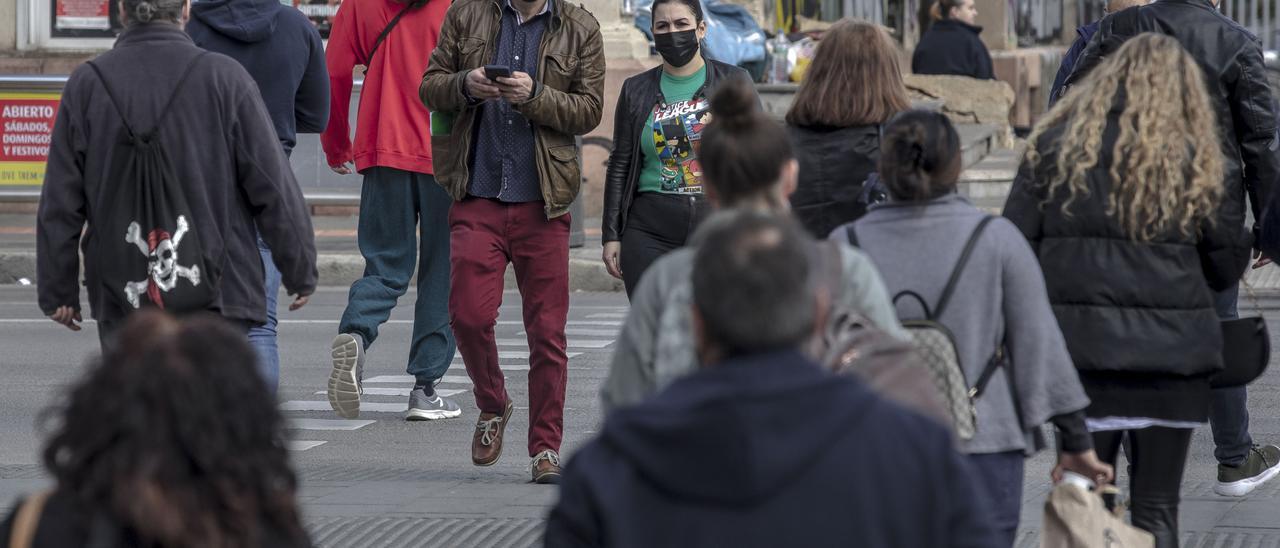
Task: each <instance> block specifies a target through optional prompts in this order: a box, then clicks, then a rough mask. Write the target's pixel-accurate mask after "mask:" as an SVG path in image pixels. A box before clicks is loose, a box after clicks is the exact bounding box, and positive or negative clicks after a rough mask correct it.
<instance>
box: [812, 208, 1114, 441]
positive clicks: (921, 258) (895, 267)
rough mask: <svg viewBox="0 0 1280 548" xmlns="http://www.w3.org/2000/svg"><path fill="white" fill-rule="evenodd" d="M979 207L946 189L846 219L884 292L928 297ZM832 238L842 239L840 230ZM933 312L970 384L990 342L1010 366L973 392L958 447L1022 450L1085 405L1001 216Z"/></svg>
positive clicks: (1032, 275) (908, 309)
mask: <svg viewBox="0 0 1280 548" xmlns="http://www.w3.org/2000/svg"><path fill="white" fill-rule="evenodd" d="M984 215H985V213H983V212H982V211H981V210H979V209H977V208H976V207H974V206H973V205H971V204H970V203H969V202H968V200H966V199H964V198H962V197H960V196H957V195H954V194H952V195H949V196H945V197H943V198H939V199H937V200H934V201H932V202H928V203H925V204H918V203H917V204H886V205H882V206H879V207H876V208H873V209H872V210H871V211H870V212H868V213H867V215H866V216H864V217H863V218H861V219H859V220H858V221H857V222H855V223H854V227H855V230H856V231H857V238H858V245H859V246H860V247H861V248H862V249H863V251H865V252H866V253H867V255H869V256H870V257H871V260H872V261H873V262H874V263H875V265H876V266H877V267H878V268H879V269H880V272H881V273H883V274H884V276H885V279H886V280H887V282H888V286H889V291H890V292H891V294H893V295H897V294H898V293H899V292H901V291H906V290H911V291H915V292H916V293H919V294H920V295H921V296H922V297H924V299H926V301H927V302H928V303H929V305H930V306H932V305H933V304H934V303H936V302H937V300H938V298H939V296H940V295H941V293H942V288H943V286H944V285H946V280H947V278H948V277H949V276H950V274H951V270H952V268H953V267H954V266H955V263H956V260H957V259H958V258H959V255H960V250H961V248H963V247H964V244H965V241H967V240H968V238H969V235H970V234H971V233H972V232H973V229H974V227H975V226H977V224H978V221H980V220H981V219H982V218H983V216H984ZM832 237H833V238H844V237H845V235H844V231H843V230H837V231H836V232H834V233H833V236H832ZM897 311H898V317H899V318H901V319H903V320H906V319H920V318H923V317H924V313H923V311H922V310H920V305H919V304H917V303H916V302H915V301H914V300H911V299H903V300H901V301H899V302H898V303H897ZM939 320H940V321H941V322H942V324H943V325H945V326H947V328H949V329H950V330H951V332H952V334H953V335H955V338H956V346H957V349H958V350H959V353H960V361H961V364H962V365H963V367H964V370H965V376H966V377H967V378H968V379H969V382H970V383H973V382H975V381H976V380H977V378H978V375H979V374H981V372H982V369H983V367H985V366H986V364H987V362H988V360H989V359H990V358H991V356H992V354H993V353H994V352H995V350H996V346H997V345H998V344H1000V343H1001V342H1004V344H1005V345H1006V347H1007V349H1008V352H1009V367H1008V368H1005V369H1002V370H1001V371H999V372H998V373H997V374H996V375H995V377H993V378H992V379H991V383H990V384H989V385H988V386H987V389H986V392H985V393H984V394H983V395H982V397H980V398H979V399H978V403H977V408H978V433H977V435H976V436H975V437H974V438H973V439H972V440H969V441H968V442H965V443H964V444H963V446H962V449H963V450H964V452H966V453H995V452H1003V451H1014V450H1024V451H1026V452H1027V453H1028V454H1030V453H1031V452H1034V451H1036V450H1038V449H1040V448H1042V447H1043V441H1044V440H1043V439H1041V436H1040V434H1041V433H1042V429H1041V428H1040V426H1041V425H1043V424H1045V423H1046V422H1048V421H1049V419H1050V418H1052V417H1055V416H1058V415H1062V414H1067V413H1072V412H1075V411H1079V410H1081V409H1084V408H1085V407H1086V406H1088V404H1089V399H1088V398H1087V397H1086V396H1085V393H1084V389H1083V388H1082V387H1081V385H1080V379H1079V377H1078V376H1077V374H1076V370H1075V367H1074V366H1073V365H1072V363H1071V356H1070V355H1069V354H1068V353H1067V348H1066V343H1065V342H1064V341H1063V338H1062V331H1061V330H1060V329H1059V328H1058V321H1057V319H1056V318H1055V317H1054V315H1053V310H1052V309H1051V308H1050V306H1049V297H1048V295H1047V293H1046V292H1045V285H1044V275H1043V274H1042V273H1041V271H1040V264H1039V262H1037V260H1036V256H1035V254H1034V253H1033V252H1032V251H1031V246H1030V245H1029V244H1027V240H1026V238H1024V237H1023V236H1022V233H1021V232H1019V231H1018V229H1017V227H1015V226H1014V225H1013V223H1011V222H1009V221H1008V220H1006V219H1004V218H999V219H996V220H995V221H993V222H992V223H991V224H990V226H988V227H987V229H986V231H985V232H984V233H983V234H982V236H981V237H980V239H979V240H978V243H977V245H976V246H975V247H974V250H973V256H972V257H971V258H970V260H969V263H968V265H967V267H966V268H965V270H964V273H963V274H962V275H961V277H960V279H959V282H958V283H957V285H956V290H955V294H954V295H953V296H952V299H951V303H950V304H949V305H948V306H947V309H946V310H945V311H944V312H943V315H942V317H941V318H940V319H939ZM1010 369H1011V370H1012V371H1013V379H1014V386H1013V389H1012V390H1011V389H1010V385H1009V379H1010V376H1009V373H1010V371H1009V370H1010ZM1015 393H1016V396H1017V403H1018V404H1019V405H1018V408H1017V409H1015V405H1014V395H1015ZM1019 418H1021V421H1019Z"/></svg>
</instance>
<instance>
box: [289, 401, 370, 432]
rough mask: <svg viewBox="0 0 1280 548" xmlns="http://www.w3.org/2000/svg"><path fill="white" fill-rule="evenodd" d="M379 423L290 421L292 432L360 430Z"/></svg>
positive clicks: (340, 420)
mask: <svg viewBox="0 0 1280 548" xmlns="http://www.w3.org/2000/svg"><path fill="white" fill-rule="evenodd" d="M320 393H321V394H323V393H324V392H320ZM374 422H377V421H365V420H361V421H351V420H342V419H289V422H288V428H290V429H292V430H348V431H350V430H359V429H361V428H364V427H366V426H369V425H370V424H373V423H374Z"/></svg>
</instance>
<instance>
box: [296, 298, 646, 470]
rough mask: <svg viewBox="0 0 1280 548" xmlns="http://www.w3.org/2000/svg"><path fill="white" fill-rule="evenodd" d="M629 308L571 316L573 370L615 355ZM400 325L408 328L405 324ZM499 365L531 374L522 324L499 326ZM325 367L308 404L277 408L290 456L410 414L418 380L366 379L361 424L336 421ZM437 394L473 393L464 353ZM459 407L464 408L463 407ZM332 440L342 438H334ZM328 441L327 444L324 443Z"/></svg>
mask: <svg viewBox="0 0 1280 548" xmlns="http://www.w3.org/2000/svg"><path fill="white" fill-rule="evenodd" d="M626 313H627V307H625V306H616V307H595V308H592V309H590V312H588V313H585V314H582V313H579V314H574V310H573V309H570V314H571V315H572V316H576V318H575V319H571V320H569V321H568V322H567V325H568V327H567V329H566V330H565V335H566V337H567V343H568V344H567V346H568V352H567V354H568V357H569V360H570V364H571V365H572V363H573V360H574V359H575V358H578V357H581V356H584V355H592V354H599V353H609V352H612V348H613V346H614V343H615V342H616V340H617V337H618V332H619V331H620V330H621V328H622V324H623V320H625V318H626ZM502 316H506V317H515V318H519V317H520V311H519V308H518V307H514V308H512V309H505V308H504V309H503V311H502ZM401 323H404V322H403V321H401ZM496 332H497V338H496V343H497V346H498V361H499V364H500V365H501V367H502V369H503V371H528V370H529V350H528V347H529V341H528V338H527V337H528V333H526V332H525V331H524V322H523V321H520V320H499V321H498V322H497V326H496ZM393 340H394V339H390V338H386V339H384V340H383V341H380V342H381V343H382V344H403V342H402V341H400V340H394V342H392V341H393ZM316 359H317V360H320V361H322V362H323V363H324V364H325V365H326V367H324V368H317V369H318V370H320V369H322V370H323V373H322V374H321V373H318V374H317V377H316V379H315V386H314V387H313V388H312V389H311V390H308V391H307V392H306V393H305V394H306V395H307V396H308V397H306V398H305V399H291V400H286V401H282V402H280V404H279V409H280V411H281V412H282V413H283V414H284V415H285V417H286V420H287V422H286V425H287V426H286V427H287V428H288V431H289V435H290V436H291V437H292V438H293V439H292V440H290V441H289V442H288V448H289V450H290V451H294V452H303V451H310V450H312V449H315V448H317V447H321V446H324V445H326V444H328V443H330V442H335V443H338V442H339V441H338V440H339V439H342V438H343V436H342V434H343V433H357V434H358V432H359V431H360V430H362V429H365V428H369V427H373V426H374V425H376V424H377V423H378V422H380V421H401V420H404V417H403V415H404V413H405V412H406V411H408V407H409V403H408V398H409V393H410V392H411V391H412V390H413V384H414V380H415V379H414V378H413V377H412V376H410V375H403V374H398V375H369V376H367V377H366V378H365V379H364V382H363V388H364V395H363V397H362V398H361V402H360V418H359V419H358V420H346V419H340V418H338V417H337V416H336V415H335V414H334V413H333V410H332V408H331V407H330V406H329V400H328V398H327V393H326V391H325V389H324V388H325V383H326V382H327V381H328V374H329V369H328V367H327V365H328V361H329V357H328V355H323V356H317V358H316ZM369 360H370V361H369V362H368V363H367V365H366V373H368V372H369V369H374V370H377V369H383V368H384V367H386V366H388V365H389V364H386V363H380V362H378V360H377V357H376V355H375V356H370V358H369ZM436 392H437V393H438V394H440V395H441V396H444V397H454V398H462V399H465V398H468V397H470V392H471V379H470V377H468V376H467V373H466V367H465V365H464V364H463V361H462V355H461V353H459V354H457V355H455V357H454V360H453V363H452V364H451V365H450V368H449V371H448V373H447V374H446V375H445V376H444V377H442V378H441V379H440V384H439V385H438V386H437V387H436ZM460 403H461V402H460ZM334 434H338V436H337V437H334ZM326 438H328V439H326Z"/></svg>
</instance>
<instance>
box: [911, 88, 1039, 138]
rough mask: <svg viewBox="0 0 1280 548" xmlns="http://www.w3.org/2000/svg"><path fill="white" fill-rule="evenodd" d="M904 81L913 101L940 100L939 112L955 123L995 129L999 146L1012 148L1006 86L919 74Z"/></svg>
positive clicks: (1010, 95)
mask: <svg viewBox="0 0 1280 548" xmlns="http://www.w3.org/2000/svg"><path fill="white" fill-rule="evenodd" d="M904 80H905V83H906V85H907V91H908V92H909V93H910V94H911V98H912V100H913V101H923V100H940V101H942V103H943V104H942V111H943V112H945V113H946V114H947V116H949V117H950V118H951V119H952V120H953V121H955V122H956V123H958V124H984V125H992V126H995V127H996V128H997V141H998V143H999V145H1000V146H1001V147H1003V148H1009V147H1012V146H1013V144H1014V140H1013V128H1012V127H1011V125H1010V124H1009V111H1010V109H1011V108H1013V101H1014V93H1013V88H1012V87H1010V86H1009V84H1007V83H1005V82H1002V81H1000V80H977V79H974V78H969V77H967V76H924V75H919V74H908V75H906V76H905V78H904Z"/></svg>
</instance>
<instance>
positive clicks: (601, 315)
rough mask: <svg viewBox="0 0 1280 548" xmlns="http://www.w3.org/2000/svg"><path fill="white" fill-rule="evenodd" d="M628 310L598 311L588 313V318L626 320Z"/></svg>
mask: <svg viewBox="0 0 1280 548" xmlns="http://www.w3.org/2000/svg"><path fill="white" fill-rule="evenodd" d="M626 318H627V313H626V312H597V313H595V314H587V319H588V320H625V319H626Z"/></svg>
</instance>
